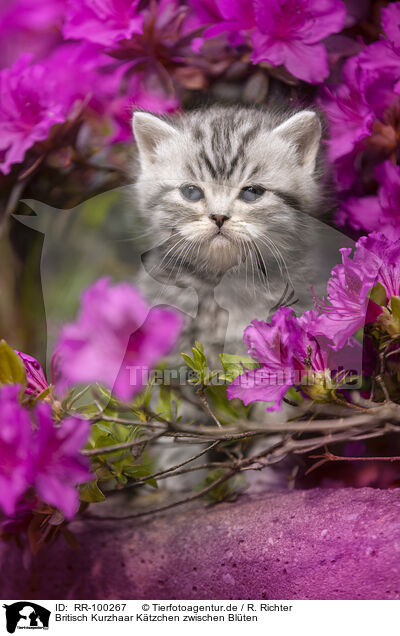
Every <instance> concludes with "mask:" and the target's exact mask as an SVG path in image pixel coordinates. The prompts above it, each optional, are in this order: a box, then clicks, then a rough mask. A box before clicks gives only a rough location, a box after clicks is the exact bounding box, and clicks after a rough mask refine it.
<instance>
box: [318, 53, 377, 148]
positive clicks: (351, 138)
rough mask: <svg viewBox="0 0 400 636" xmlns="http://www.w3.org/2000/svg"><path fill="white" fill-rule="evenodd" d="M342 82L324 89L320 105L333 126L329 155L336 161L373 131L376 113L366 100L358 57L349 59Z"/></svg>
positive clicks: (331, 127)
mask: <svg viewBox="0 0 400 636" xmlns="http://www.w3.org/2000/svg"><path fill="white" fill-rule="evenodd" d="M342 76H343V82H342V83H341V84H339V85H338V86H337V87H336V89H335V90H329V89H325V90H324V93H323V97H322V99H321V102H320V103H321V106H322V108H323V110H324V111H325V113H326V115H327V117H328V121H329V127H330V141H329V144H328V147H329V155H330V158H331V160H332V161H337V160H338V159H341V158H342V157H344V156H345V155H348V154H349V153H351V152H352V151H353V150H354V149H357V148H358V145H359V144H360V142H362V141H363V140H364V139H365V138H366V137H368V136H369V135H370V134H371V131H372V124H373V122H374V119H375V114H374V112H373V110H372V107H371V105H370V104H369V103H368V101H367V100H366V98H365V96H364V94H363V91H362V88H361V79H360V65H359V61H358V58H357V57H353V58H351V59H349V60H347V61H346V62H345V64H344V66H343V70H342Z"/></svg>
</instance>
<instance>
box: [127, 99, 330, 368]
mask: <svg viewBox="0 0 400 636" xmlns="http://www.w3.org/2000/svg"><path fill="white" fill-rule="evenodd" d="M133 131H134V135H135V139H136V142H137V146H138V151H139V174H138V176H137V180H136V185H135V189H136V196H137V197H138V202H139V207H140V211H141V213H142V214H143V215H144V217H145V223H147V224H148V226H149V228H150V229H151V232H152V235H153V238H155V243H156V247H154V248H153V249H151V250H150V251H149V252H147V254H146V255H145V256H144V258H143V261H144V264H145V267H146V269H147V272H148V273H149V274H150V276H151V277H152V279H155V281H158V283H160V282H161V283H163V284H164V285H165V287H164V288H163V289H164V292H163V295H162V298H161V297H159V298H158V300H159V302H160V301H162V302H166V303H168V302H169V303H171V304H177V295H178V294H179V289H181V290H183V289H185V288H193V289H194V290H195V291H196V293H197V297H198V307H197V316H196V318H195V319H194V320H193V321H192V322H191V323H190V324H188V327H187V329H186V334H185V342H183V343H181V350H184V348H186V349H188V348H189V347H190V346H191V345H192V344H193V343H194V341H195V340H196V339H197V340H200V342H202V343H203V344H204V345H205V347H206V352H208V354H209V356H210V357H211V360H212V361H213V364H217V363H218V359H217V355H218V353H220V352H221V351H222V350H223V349H224V345H225V350H226V351H227V352H230V353H241V352H245V348H244V345H243V343H242V336H243V329H244V327H245V326H246V325H247V324H249V322H250V321H251V320H253V319H254V318H258V319H264V320H265V319H266V318H267V317H268V315H269V314H270V312H271V311H273V310H274V308H276V306H278V305H280V304H289V305H291V304H293V303H295V302H297V305H296V306H297V307H299V308H300V309H301V310H303V309H304V308H306V307H307V302H308V303H310V300H311V295H310V291H309V287H310V284H311V283H314V284H315V278H314V279H313V277H312V276H313V275H312V269H313V267H314V268H315V267H316V265H315V255H314V254H313V249H312V248H313V245H314V244H315V238H314V236H313V223H312V219H311V217H313V216H317V215H318V214H319V211H320V209H321V202H322V200H323V187H322V185H321V177H322V176H323V169H322V168H321V161H319V156H320V139H321V123H320V120H319V117H318V116H317V114H316V113H315V112H313V111H311V110H301V111H297V112H295V111H290V112H288V111H285V112H282V111H281V112H278V111H273V110H267V109H265V110H262V109H258V108H249V107H225V106H217V107H210V108H208V109H204V110H197V111H194V112H188V113H185V114H183V115H180V116H177V117H171V118H166V117H162V118H161V117H158V116H155V115H152V114H150V113H146V112H135V113H134V116H133ZM148 280H149V279H148ZM148 280H147V282H146V284H145V286H144V288H143V291H144V292H145V293H146V294H147V295H150V296H151V289H149V287H151V285H149V282H148ZM155 281H154V282H155ZM156 287H157V289H159V285H158V286H157V284H156V283H155V288H156ZM157 293H158V292H157ZM182 298H183V296H182ZM306 298H307V301H306V300H305V299H306ZM182 302H183V307H181V308H183V309H185V307H184V301H182ZM178 304H179V303H178ZM218 366H220V365H218Z"/></svg>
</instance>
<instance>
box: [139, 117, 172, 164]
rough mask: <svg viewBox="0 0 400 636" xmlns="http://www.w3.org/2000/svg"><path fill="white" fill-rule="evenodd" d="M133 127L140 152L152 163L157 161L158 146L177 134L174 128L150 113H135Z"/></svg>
mask: <svg viewBox="0 0 400 636" xmlns="http://www.w3.org/2000/svg"><path fill="white" fill-rule="evenodd" d="M132 127H133V134H134V135H135V139H136V143H137V145H138V148H139V152H140V153H141V154H142V155H143V156H144V157H146V159H148V161H150V162H154V160H155V150H156V147H157V146H158V144H159V143H160V142H161V141H164V140H165V139H168V138H171V137H173V136H175V135H176V134H177V131H176V130H175V128H173V126H170V124H167V123H166V122H165V121H163V120H162V119H160V118H159V117H156V115H151V114H150V113H142V112H137V113H133V120H132Z"/></svg>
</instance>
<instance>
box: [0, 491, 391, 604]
mask: <svg viewBox="0 0 400 636" xmlns="http://www.w3.org/2000/svg"><path fill="white" fill-rule="evenodd" d="M97 510H99V507H97ZM122 513H125V514H126V513H127V511H126V510H125V511H122ZM71 529H74V531H75V533H76V534H77V536H78V538H79V541H80V544H81V546H82V549H81V550H80V552H79V553H76V552H73V551H72V550H71V549H70V548H69V547H68V546H67V545H66V544H65V543H64V542H63V541H59V542H58V543H57V544H56V545H54V546H52V547H50V548H49V549H47V550H43V551H41V552H40V553H39V554H38V555H37V556H36V557H34V559H33V561H32V564H31V566H30V567H29V568H28V570H26V569H24V566H23V563H22V556H21V553H20V552H18V551H17V550H14V549H11V548H10V546H9V545H6V544H1V545H0V563H1V572H2V576H1V582H0V595H1V598H2V599H6V598H8V599H28V598H29V599H64V598H65V599H68V598H71V599H171V600H172V599H230V598H232V599H247V598H248V599H270V600H279V599H398V598H400V490H399V489H394V490H377V489H371V488H362V489H352V488H347V489H337V490H318V489H315V490H306V491H293V492H283V493H276V492H275V493H266V494H263V495H253V496H246V495H244V496H242V497H240V498H239V499H238V500H237V501H236V502H234V503H222V504H219V505H215V506H207V507H205V506H204V504H200V503H197V504H196V505H195V506H192V507H190V508H180V509H179V508H178V509H175V510H174V511H170V512H169V513H166V514H164V515H162V516H161V515H159V516H158V517H153V518H152V519H150V518H147V519H141V520H140V521H139V520H135V521H124V522H119V523H117V522H108V521H107V522H106V521H102V522H94V521H91V522H89V521H86V522H75V523H74V524H73V525H72V526H71Z"/></svg>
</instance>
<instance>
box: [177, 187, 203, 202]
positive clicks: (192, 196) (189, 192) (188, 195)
mask: <svg viewBox="0 0 400 636" xmlns="http://www.w3.org/2000/svg"><path fill="white" fill-rule="evenodd" d="M180 191H181V193H182V194H183V196H184V197H185V199H187V200H188V201H200V199H204V192H203V190H201V188H198V187H197V186H195V185H183V186H182V187H181V188H180Z"/></svg>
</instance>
